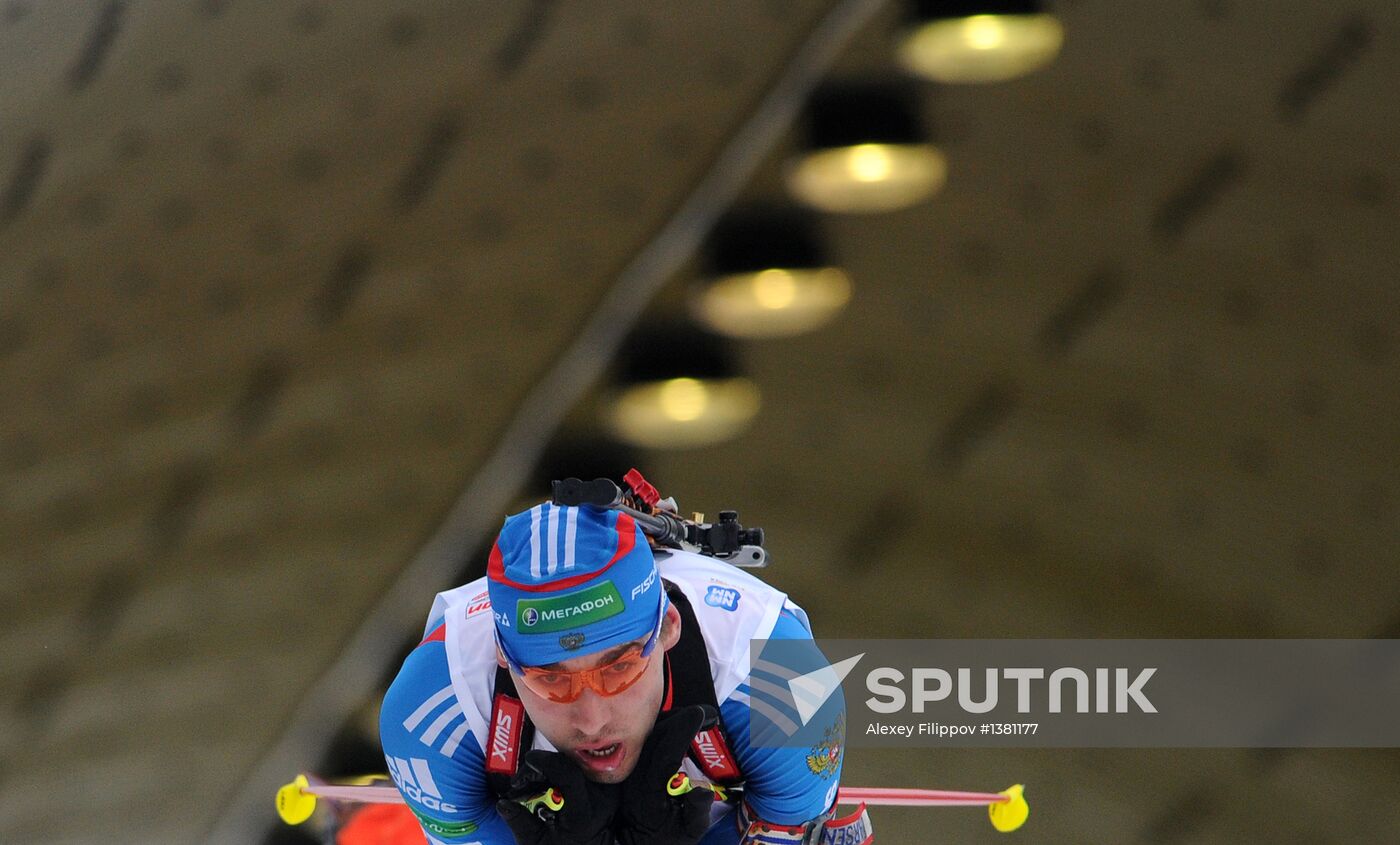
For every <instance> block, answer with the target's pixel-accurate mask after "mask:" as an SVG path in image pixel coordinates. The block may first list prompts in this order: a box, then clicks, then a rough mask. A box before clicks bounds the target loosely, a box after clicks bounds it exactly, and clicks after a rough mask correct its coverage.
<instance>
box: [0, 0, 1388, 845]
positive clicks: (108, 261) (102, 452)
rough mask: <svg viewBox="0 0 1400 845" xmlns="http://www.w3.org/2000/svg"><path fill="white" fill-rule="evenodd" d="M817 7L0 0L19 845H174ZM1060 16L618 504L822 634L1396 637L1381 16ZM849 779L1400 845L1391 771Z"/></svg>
mask: <svg viewBox="0 0 1400 845" xmlns="http://www.w3.org/2000/svg"><path fill="white" fill-rule="evenodd" d="M831 5H832V4H831V3H827V2H779V1H778V0H773V2H764V3H757V4H753V3H719V4H686V5H680V4H637V3H598V4H593V3H589V4H583V3H552V2H512V3H498V4H459V3H449V2H434V3H368V2H358V0H356V2H340V3H316V2H305V3H276V2H270V0H269V2H261V3H255V2H237V1H236V0H229V1H228V2H216V1H215V0H206V1H205V2H194V0H191V2H130V3H118V2H105V3H91V4H50V3H39V2H14V1H13V0H8V2H0V572H3V574H4V579H5V589H4V590H3V591H0V658H2V659H3V661H4V669H3V671H0V841H3V842H12V841H13V842H95V841H132V842H137V841H141V842H167V841H168V842H193V841H199V840H200V838H201V837H202V836H203V835H204V833H205V832H206V831H207V830H208V829H209V826H210V825H211V824H212V823H213V821H214V820H215V819H216V818H217V817H218V815H219V813H220V812H221V810H222V809H223V807H224V805H225V804H226V803H227V802H228V801H229V800H230V797H231V796H232V795H233V794H234V792H235V791H236V790H237V789H238V788H239V786H240V785H241V784H242V783H243V781H244V778H245V777H246V776H247V774H248V772H249V771H250V769H251V768H252V767H253V765H254V764H255V763H256V762H257V760H258V759H259V758H260V755H261V754H262V753H263V752H264V751H265V750H266V749H267V747H268V746H269V745H270V744H271V743H272V742H274V741H275V739H276V738H277V736H278V733H279V727H280V725H282V724H283V723H285V721H286V720H287V719H288V718H290V717H291V715H292V713H293V712H294V711H295V709H296V707H297V704H298V701H299V700H300V697H301V696H302V695H303V694H304V693H305V691H306V689H307V688H308V687H309V686H310V684H311V683H312V681H313V680H314V679H315V677H316V676H317V674H318V672H319V670H320V669H321V667H323V666H324V665H326V664H327V663H328V662H330V661H331V660H333V659H334V657H335V655H336V654H337V653H338V650H339V646H340V644H341V643H342V642H343V641H344V639H345V637H346V636H347V635H348V634H349V633H350V632H351V631H353V630H354V628H355V623H356V621H357V619H358V618H360V617H361V616H362V615H363V613H364V612H365V611H366V610H367V609H368V608H369V607H371V606H372V605H373V604H374V602H375V601H376V598H377V597H378V596H379V595H380V594H381V593H382V592H383V590H384V588H385V586H386V585H387V584H388V583H389V582H390V581H391V580H392V578H393V576H394V575H395V574H396V573H397V572H398V571H399V570H400V569H401V568H402V567H403V566H404V565H405V563H406V562H407V561H408V560H409V559H410V558H411V557H412V556H413V554H414V553H415V551H416V550H417V549H418V548H419V547H420V546H421V544H422V543H423V542H424V540H425V539H426V537H427V536H428V535H429V533H430V532H431V531H432V530H433V529H434V528H435V527H436V526H437V525H438V524H439V523H440V522H441V520H442V518H443V516H444V514H445V513H446V512H447V510H448V508H449V506H450V504H451V503H452V501H453V500H454V498H455V497H456V496H457V494H458V493H459V492H460V491H461V490H462V489H463V487H464V486H465V485H466V483H467V482H468V480H469V479H471V478H472V476H473V474H474V471H475V470H477V469H478V468H479V467H480V466H481V463H482V461H483V460H484V459H485V458H486V457H487V455H488V454H489V453H490V451H491V450H492V448H493V446H494V445H495V444H496V443H497V441H498V440H499V438H500V437H501V434H502V433H503V432H504V431H505V430H506V429H507V427H508V426H509V425H510V424H511V420H512V418H513V417H514V414H515V412H516V410H517V409H518V407H519V405H520V402H521V400H522V398H523V397H524V395H525V392H526V391H527V390H528V388H529V387H530V385H531V384H532V383H533V382H535V381H536V380H537V379H538V378H540V376H541V375H542V374H543V373H545V372H546V371H548V369H549V368H550V366H551V364H552V362H554V361H555V359H556V358H557V357H558V355H559V354H560V352H561V351H562V350H563V349H564V347H565V346H566V345H567V343H568V342H569V340H570V338H571V337H572V336H573V335H574V334H575V333H576V332H577V331H578V330H579V328H580V327H581V326H582V325H583V323H584V321H585V320H586V319H587V317H588V315H589V314H590V313H592V311H593V309H594V308H595V307H596V306H597V304H598V302H599V301H600V299H601V298H602V297H603V295H604V293H605V291H606V290H607V289H608V287H609V286H610V284H611V282H612V281H613V279H614V278H615V277H616V274H617V273H618V272H619V270H620V269H621V268H622V267H623V266H624V265H626V263H627V262H628V260H629V259H630V258H631V257H632V256H634V255H635V254H636V253H637V251H638V250H639V249H641V248H642V246H643V245H645V244H646V243H647V242H648V240H649V239H650V237H651V236H652V235H653V234H655V232H656V231H657V230H658V229H659V228H660V226H661V225H662V224H663V223H664V222H665V221H666V220H667V219H668V217H669V215H670V214H671V213H672V212H673V211H674V210H675V209H676V207H677V206H678V205H679V204H680V202H681V201H682V200H683V199H684V198H685V197H686V195H687V194H688V193H689V191H690V190H692V189H693V187H694V185H695V184H696V182H697V180H698V179H700V178H701V176H702V174H703V173H704V172H705V170H706V168H707V167H708V165H709V164H710V163H711V161H712V160H713V158H714V156H715V154H716V152H717V151H718V150H719V148H720V147H721V145H722V144H723V143H724V142H725V141H726V139H728V138H729V137H731V136H732V134H733V133H734V132H735V130H736V129H737V127H738V126H739V125H740V124H741V123H742V121H743V120H744V119H745V118H746V117H747V116H748V115H749V114H750V113H751V112H752V110H753V108H754V107H755V104H756V103H757V101H758V100H759V99H760V97H761V96H762V95H763V93H764V92H765V91H766V90H768V88H769V86H770V85H771V84H772V81H773V80H774V79H775V77H776V76H777V75H778V73H779V72H780V71H781V69H782V68H783V67H784V65H785V64H786V62H787V61H788V60H789V59H790V57H791V56H792V54H793V53H794V51H795V50H796V49H797V47H798V45H799V44H800V43H801V42H802V40H803V39H804V38H805V37H806V36H807V35H808V33H810V32H811V30H812V28H813V27H814V25H815V24H816V22H817V21H818V19H819V18H820V17H821V15H822V13H823V12H824V11H825V10H826V9H827V8H828V7H830V6H831ZM1058 8H1059V10H1060V11H1061V13H1062V15H1063V17H1064V19H1065V21H1066V26H1067V28H1068V33H1069V35H1068V42H1067V46H1066V50H1065V53H1064V55H1062V56H1061V57H1060V59H1059V60H1058V61H1057V63H1056V64H1054V65H1053V66H1051V67H1050V68H1048V69H1047V70H1045V71H1043V72H1041V73H1039V74H1036V75H1035V76H1032V77H1030V78H1027V79H1024V80H1020V81H1017V82H1013V83H1010V84H1006V85H1001V86H991V87H974V88H957V89H942V88H933V87H931V86H929V87H926V88H924V89H923V92H924V94H925V96H924V97H923V100H922V104H923V108H924V112H925V117H926V118H927V121H928V123H929V124H930V125H931V126H934V127H936V128H937V129H938V131H939V132H940V140H941V142H942V143H943V144H944V145H945V147H946V148H947V152H948V155H949V157H950V162H951V174H950V181H949V184H948V186H947V188H946V189H945V191H944V192H943V193H942V194H941V195H939V196H938V197H936V198H934V199H933V200H931V201H929V202H927V203H924V204H921V205H919V206H918V207H916V208H913V209H910V210H907V211H904V212H899V213H895V214H890V215H882V216H879V217H871V218H828V219H825V220H824V221H823V228H824V230H825V232H826V234H827V236H828V243H829V246H830V248H831V250H832V252H833V254H834V255H835V256H836V257H837V258H838V259H840V260H841V261H842V263H844V264H845V265H846V266H847V267H848V268H849V269H850V271H851V273H852V275H853V277H854V278H855V282H856V296H855V299H854V300H853V302H852V304H851V306H850V308H849V309H848V311H847V312H846V313H845V314H844V315H843V316H842V317H841V319H840V320H839V321H837V322H836V323H834V324H833V325H831V326H829V327H828V328H826V329H824V330H822V331H821V332H818V333H816V334H813V335H809V336H806V337H803V338H796V339H792V340H787V341H769V342H762V343H750V344H745V345H743V346H742V347H741V353H742V357H743V360H744V362H745V364H746V366H747V367H748V369H749V370H750V372H751V373H752V374H753V375H754V377H755V378H756V379H757V381H758V383H759V385H760V387H761V389H762V391H763V394H764V406H763V410H762V411H761V413H760V416H759V418H758V420H757V421H756V423H755V425H754V426H753V428H752V429H751V430H750V432H749V433H747V434H746V435H745V436H743V437H742V438H740V439H739V440H736V441H734V442H733V443H731V444H727V445H726V446H724V447H721V448H715V449H706V450H700V451H694V452H686V453H677V454H674V455H668V454H655V455H647V456H645V460H644V463H645V466H646V469H647V470H648V473H649V475H650V476H652V477H653V479H654V480H656V481H657V482H658V483H659V484H661V485H662V486H663V488H664V489H665V490H666V491H667V492H670V493H674V494H675V495H676V496H677V497H678V498H679V499H680V500H681V504H682V505H684V506H687V507H693V508H699V509H702V510H711V511H713V510H715V509H717V508H718V507H720V506H734V507H737V508H739V509H740V511H741V513H742V515H743V517H744V519H745V521H746V522H752V523H757V524H761V525H764V526H765V527H766V528H767V529H768V531H769V536H770V538H771V539H770V546H771V548H772V551H773V553H774V555H775V559H776V563H775V564H774V568H773V569H772V570H771V572H770V577H771V580H773V581H774V582H775V583H778V584H780V585H781V586H783V587H784V588H786V589H788V590H789V591H791V592H792V593H793V594H794V595H795V596H796V597H797V598H798V599H799V600H800V601H802V602H803V603H804V604H805V605H806V606H807V607H808V609H809V610H810V611H811V612H812V614H813V617H814V619H815V620H816V621H817V625H818V633H819V634H825V635H854V634H861V635H864V636H880V635H885V636H947V637H966V636H1118V637H1122V636H1377V635H1388V636H1392V637H1393V636H1400V577H1397V575H1400V557H1397V551H1396V549H1398V548H1400V507H1397V497H1400V482H1397V478H1400V449H1397V446H1396V444H1397V443H1400V423H1397V419H1400V391H1397V390H1396V389H1395V385H1396V384H1398V383H1400V360H1398V359H1400V355H1398V354H1397V350H1396V348H1395V347H1396V343H1397V338H1396V331H1397V325H1398V321H1397V319H1396V318H1397V317H1398V316H1400V280H1397V278H1396V276H1397V272H1396V268H1397V266H1400V238H1397V235H1400V231H1397V203H1398V202H1400V197H1397V195H1396V188H1395V186H1396V185H1397V184H1400V159H1397V158H1396V156H1395V154H1394V150H1396V149H1397V148H1400V104H1397V101H1396V100H1395V98H1394V97H1393V95H1392V94H1391V89H1392V88H1393V82H1394V80H1395V79H1397V78H1400V10H1397V9H1396V8H1395V7H1394V6H1393V5H1392V4H1390V3H1387V2H1384V0H1369V2H1358V3H1353V4H1349V5H1347V6H1345V7H1344V8H1333V7H1331V6H1330V5H1326V4H1312V3H1302V2H1296V3H1285V4H1274V3H1264V2H1261V1H1260V0H1249V1H1248V2H1245V0H1240V2H1227V0H1199V2H1188V0H1177V2H1172V3H1163V4H1122V3H1108V2H1091V1H1090V0H1079V2H1073V3H1068V2H1066V3H1061V4H1058ZM892 20H893V11H892V10H891V11H890V12H889V13H887V14H885V15H884V16H883V17H880V18H879V19H878V20H877V21H876V22H875V23H874V24H872V25H871V26H870V27H869V28H868V30H867V31H865V32H863V33H862V34H861V35H860V36H859V38H858V39H857V40H856V41H855V42H854V43H853V44H852V45H851V46H850V49H849V50H848V52H847V53H846V54H845V55H844V56H843V57H842V59H841V60H840V62H839V63H838V67H837V72H838V73H839V74H841V75H844V76H852V77H854V76H861V77H868V76H872V75H873V76H881V77H889V76H892V71H891V70H890V66H889V60H888V55H889V54H888V46H889V38H888V35H889V30H890V28H891V25H892ZM785 151H786V148H785V147H784V148H780V149H778V150H776V151H775V152H774V154H773V156H772V160H771V161H770V162H769V163H768V164H767V165H765V167H764V168H763V169H762V170H761V171H760V173H759V175H758V177H757V178H756V180H755V182H754V184H753V185H752V187H751V189H750V192H749V193H750V194H751V195H752V197H754V198H773V197H776V196H777V192H778V183H779V182H780V173H781V166H780V165H781V160H782V158H783V156H784V154H785ZM684 281H685V280H684V279H680V280H677V284H676V286H675V287H674V288H673V289H672V290H670V291H668V292H666V293H665V294H663V300H662V301H663V303H664V304H666V305H668V306H669V305H671V304H672V303H675V302H678V301H679V300H680V299H681V298H682V293H681V287H682V283H683V282H684ZM585 407H586V406H585ZM468 553H469V550H464V554H468ZM838 584H840V585H842V586H840V587H839V588H838V587H837V586H836V585H838ZM441 586H446V585H433V586H431V587H426V586H425V590H424V597H423V606H424V610H425V611H426V607H427V603H428V601H429V599H430V593H431V592H432V590H433V589H437V588H439V587H441ZM849 770H850V775H849V780H851V782H853V783H854V782H857V781H861V782H864V783H868V784H871V785H880V784H889V785H894V784H896V783H898V784H899V785H923V786H944V787H948V788H979V789H980V788H997V789H999V788H1002V787H1004V786H1005V785H1006V784H1008V783H1011V782H1014V781H1024V782H1026V783H1027V784H1029V785H1031V789H1032V793H1031V794H1032V795H1033V796H1036V795H1038V796H1039V799H1038V800H1037V801H1033V806H1035V807H1036V814H1035V816H1033V819H1032V825H1031V826H1029V827H1028V828H1027V829H1026V830H1025V831H1024V833H1023V834H1021V835H1019V836H1020V837H1021V838H1022V839H1024V840H1025V841H1027V842H1063V841H1093V842H1139V841H1141V842H1154V843H1155V842H1177V841H1191V842H1212V843H1213V842H1221V843H1224V842H1240V841H1270V842H1300V843H1301V842H1321V841H1331V840H1336V841H1347V840H1351V839H1354V838H1356V837H1357V836H1361V835H1369V836H1370V837H1371V838H1376V835H1377V831H1378V830H1379V831H1383V830H1385V829H1390V830H1395V829H1400V807H1397V804H1396V802H1395V801H1394V799H1393V796H1391V795H1390V791H1391V790H1390V785H1391V784H1393V783H1394V782H1395V780H1396V778H1397V776H1400V761H1397V760H1396V758H1395V756H1394V753H1393V752H1284V753H1272V754H1264V753H1256V754H1250V753H1247V752H1242V751H1228V752H1227V751H1193V752H1181V751H1151V752H1133V751H1094V750H1086V751H1075V752H1050V751H1036V752H996V753H991V752H977V751H956V752H954V751H949V752H939V753H929V752H926V751H925V752H919V753H914V752H908V753H905V754H880V755H876V754H870V753H866V754H859V753H852V754H851V756H850V763H849ZM289 774H290V773H289ZM171 778H180V779H181V780H182V782H186V787H185V793H186V794H185V797H183V798H182V799H181V800H180V801H178V802H171V801H168V800H162V796H166V795H168V794H169V793H168V786H169V782H170V779H171ZM911 778H912V779H913V780H915V781H917V783H907V784H906V783H905V781H907V780H910V779H911ZM1003 781H1004V782H1003ZM1250 798H1262V799H1264V800H1266V801H1268V802H1269V804H1270V811H1269V812H1268V813H1266V814H1261V813H1259V812H1257V809H1256V807H1255V805H1252V804H1250V802H1249V799H1250ZM1363 807H1371V808H1372V809H1373V810H1374V812H1375V815H1373V816H1372V817H1371V818H1370V820H1369V821H1366V820H1364V819H1363V817H1362V816H1361V815H1360V813H1359V810H1360V809H1361V808H1363ZM268 821H269V823H271V819H270V818H269V820H268ZM929 822H930V817H928V816H918V815H917V813H916V811H888V812H886V813H884V814H882V815H880V816H879V818H878V823H879V825H880V827H881V830H882V837H881V838H882V841H895V842H906V841H907V842H914V841H925V839H926V836H927V835H926V834H924V833H920V832H918V831H922V830H926V829H927V828H926V827H925V825H928V824H929ZM932 829H933V830H934V831H935V832H936V834H937V835H938V836H939V837H940V838H947V839H964V840H966V841H982V840H984V839H987V838H988V837H991V836H993V835H994V834H992V833H991V832H990V831H989V830H988V829H987V828H986V826H985V821H979V820H978V819H977V818H976V817H975V814H967V813H957V812H954V813H951V814H949V815H939V816H937V817H936V822H934V827H933V828H932Z"/></svg>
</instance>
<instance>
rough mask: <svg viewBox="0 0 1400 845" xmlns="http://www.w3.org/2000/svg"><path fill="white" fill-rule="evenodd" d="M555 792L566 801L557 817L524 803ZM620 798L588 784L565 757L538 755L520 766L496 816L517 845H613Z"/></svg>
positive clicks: (604, 786)
mask: <svg viewBox="0 0 1400 845" xmlns="http://www.w3.org/2000/svg"><path fill="white" fill-rule="evenodd" d="M551 787H552V788H553V789H554V791H555V792H556V793H558V795H559V796H561V797H562V798H563V799H564V806H563V807H562V808H560V809H559V810H558V811H554V810H550V809H545V808H541V809H540V810H539V815H536V814H535V813H532V812H531V811H530V810H528V809H526V807H525V806H524V805H523V804H521V803H520V802H522V801H526V800H528V799H531V798H534V797H535V796H537V795H539V794H540V793H542V792H544V791H545V790H548V789H550V788H551ZM619 797H620V796H619V790H618V788H617V787H616V786H609V785H608V784H603V783H594V782H593V781H590V780H588V779H587V778H586V777H584V775H583V771H582V770H581V769H579V767H578V766H577V765H575V764H574V762H573V761H572V760H570V759H569V758H568V757H565V756H564V755H563V754H558V753H556V752H553V751H540V750H535V751H530V752H528V753H527V754H526V755H525V757H524V758H523V759H522V760H521V761H520V767H519V768H518V769H517V770H516V773H515V777H514V778H512V779H511V782H510V790H509V791H508V792H506V797H505V798H502V799H501V800H500V801H497V802H496V812H498V813H500V814H501V818H502V819H504V820H505V823H506V824H508V825H510V832H511V833H512V834H514V835H515V841H516V842H517V843H518V845H612V841H613V834H612V823H613V816H615V815H616V814H617V804H618V800H619ZM541 816H543V817H541Z"/></svg>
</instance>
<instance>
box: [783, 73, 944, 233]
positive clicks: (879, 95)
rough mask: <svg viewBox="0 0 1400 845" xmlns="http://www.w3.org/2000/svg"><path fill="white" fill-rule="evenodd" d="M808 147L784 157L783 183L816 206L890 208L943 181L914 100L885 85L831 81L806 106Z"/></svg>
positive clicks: (873, 210) (846, 210)
mask: <svg viewBox="0 0 1400 845" xmlns="http://www.w3.org/2000/svg"><path fill="white" fill-rule="evenodd" d="M807 142H808V148H807V152H806V153H804V154H803V155H801V156H799V157H798V158H796V159H794V160H793V161H791V162H789V165H788V172H787V183H788V189H789V190H790V191H791V192H792V194H793V196H795V197H796V198H797V199H798V200H800V201H802V202H803V203H805V204H806V205H809V206H811V207H813V208H816V209H819V210H821V211H828V212H836V213H876V212H884V211H895V210H897V209H901V208H905V207H907V206H910V205H913V204H915V203H917V202H919V201H921V200H924V199H926V198H928V197H930V196H932V195H933V194H934V193H936V192H937V191H938V189H939V188H941V187H943V183H944V181H945V180H946V179H947V174H948V165H947V161H946V159H945V158H944V156H943V153H942V152H941V151H940V150H938V148H937V147H935V146H933V145H932V144H931V143H929V142H928V140H927V139H926V138H925V136H924V133H923V131H922V130H921V129H920V127H919V121H918V118H917V117H916V116H915V110H914V107H913V104H912V103H911V102H910V101H909V99H908V98H907V97H906V96H904V95H903V93H902V92H900V91H897V90H895V89H893V88H891V87H889V86H831V87H828V88H825V89H823V90H821V91H818V92H817V93H816V94H815V95H814V96H813V98H812V102H811V104H810V106H809V107H808V110H807Z"/></svg>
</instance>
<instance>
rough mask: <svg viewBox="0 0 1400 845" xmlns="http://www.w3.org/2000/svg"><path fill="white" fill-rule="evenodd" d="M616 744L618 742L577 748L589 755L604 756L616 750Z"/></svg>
mask: <svg viewBox="0 0 1400 845" xmlns="http://www.w3.org/2000/svg"><path fill="white" fill-rule="evenodd" d="M617 746H618V743H616V742H614V743H613V744H612V745H604V746H603V747H602V748H580V749H579V750H580V751H582V752H583V753H584V754H587V755H588V756H590V757H606V756H608V755H609V754H611V753H613V752H614V751H616V750H617Z"/></svg>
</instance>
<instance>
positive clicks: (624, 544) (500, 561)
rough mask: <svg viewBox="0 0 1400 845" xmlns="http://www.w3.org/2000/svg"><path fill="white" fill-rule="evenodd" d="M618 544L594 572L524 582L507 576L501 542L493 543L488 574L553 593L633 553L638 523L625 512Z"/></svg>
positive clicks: (619, 518)
mask: <svg viewBox="0 0 1400 845" xmlns="http://www.w3.org/2000/svg"><path fill="white" fill-rule="evenodd" d="M617 532H618V535H619V537H618V544H617V551H616V552H614V553H613V556H612V560H609V561H608V562H607V563H605V564H603V566H602V567H600V568H599V569H597V570H596V571H593V572H585V573H583V574H582V575H574V576H572V577H569V578H564V579H561V580H559V581H550V582H548V583H545V584H522V583H520V582H519V581H512V580H511V579H509V578H507V577H506V565H505V558H504V557H503V556H502V555H501V545H500V542H499V541H498V542H496V543H492V544H491V557H490V558H489V559H488V561H487V564H486V575H487V577H488V578H490V579H491V580H492V581H499V582H500V583H502V584H506V585H509V586H511V587H514V588H515V589H517V590H525V591H526V592H529V593H552V592H554V591H555V590H567V589H568V588H570V587H576V586H578V585H579V584H584V583H587V582H589V581H592V580H593V579H594V578H597V577H598V576H599V575H602V574H603V573H604V572H607V571H608V570H609V569H610V568H611V567H612V565H613V564H614V563H617V562H618V561H619V560H622V559H623V558H624V557H627V555H628V554H630V553H631V551H632V549H633V548H634V547H635V546H636V545H637V525H636V522H635V521H634V520H633V519H632V517H630V516H628V515H627V514H625V513H620V514H618V515H617Z"/></svg>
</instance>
